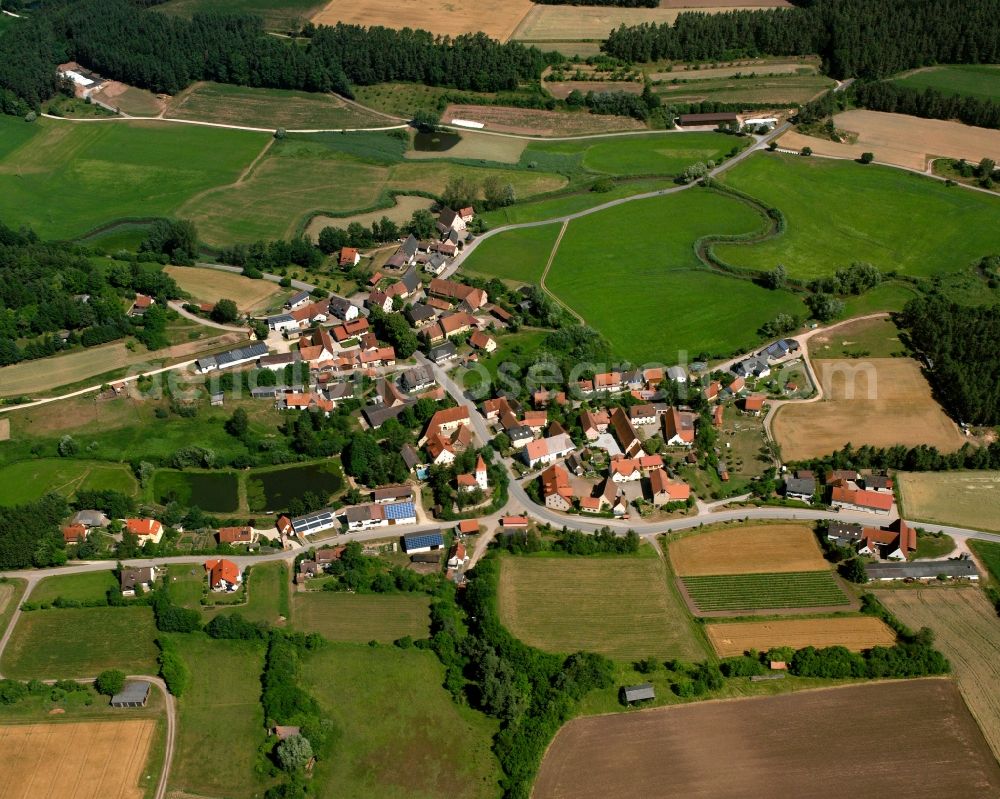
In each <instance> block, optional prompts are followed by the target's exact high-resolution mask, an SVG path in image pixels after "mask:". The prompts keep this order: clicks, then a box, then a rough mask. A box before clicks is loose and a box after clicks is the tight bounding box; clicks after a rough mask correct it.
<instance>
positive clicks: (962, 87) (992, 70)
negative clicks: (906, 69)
mask: <svg viewBox="0 0 1000 799" xmlns="http://www.w3.org/2000/svg"><path fill="white" fill-rule="evenodd" d="M894 81H895V82H896V83H898V84H899V85H900V86H906V87H907V88H908V89H918V90H923V89H935V90H937V91H939V92H941V93H942V94H946V95H950V94H961V95H964V96H966V97H975V98H977V99H979V100H992V101H993V102H995V103H996V102H1000V66H998V65H996V64H945V65H942V66H939V67H928V68H926V69H923V70H921V71H919V72H914V73H912V74H910V75H907V76H906V77H902V78H895V79H894Z"/></svg>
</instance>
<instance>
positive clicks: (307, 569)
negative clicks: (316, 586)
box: [295, 559, 323, 585]
mask: <svg viewBox="0 0 1000 799" xmlns="http://www.w3.org/2000/svg"><path fill="white" fill-rule="evenodd" d="M322 573H323V570H322V569H321V568H320V565H319V564H318V563H317V562H316V561H314V560H309V559H306V560H300V561H299V568H298V571H296V573H295V584H296V585H302V584H303V583H305V582H306V581H307V580H311V579H312V578H313V577H316V576H318V575H320V574H322Z"/></svg>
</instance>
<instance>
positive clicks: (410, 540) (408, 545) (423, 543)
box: [403, 533, 444, 552]
mask: <svg viewBox="0 0 1000 799" xmlns="http://www.w3.org/2000/svg"><path fill="white" fill-rule="evenodd" d="M442 546H444V538H442V537H441V533H413V534H411V535H407V536H403V549H405V550H406V551H407V552H410V551H412V550H414V549H423V548H424V547H442Z"/></svg>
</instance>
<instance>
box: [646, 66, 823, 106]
mask: <svg viewBox="0 0 1000 799" xmlns="http://www.w3.org/2000/svg"><path fill="white" fill-rule="evenodd" d="M697 74H698V73H697V72H690V73H681V74H680V75H678V77H681V76H683V77H684V78H685V79H686V80H689V79H690V77H693V76H695V75H697ZM833 86H834V81H833V80H831V79H830V78H827V77H825V76H823V75H815V74H807V75H777V76H773V77H756V78H747V77H743V78H715V79H711V80H690V82H681V83H666V82H665V83H661V84H660V85H659V86H657V87H655V89H654V91H655V92H656V93H657V94H658V95H659V96H660V97H661V98H662V99H663V101H664V102H665V103H670V102H675V103H694V102H704V101H706V100H714V101H716V102H720V103H773V104H775V105H786V104H791V103H806V102H808V101H809V100H811V99H812V98H813V97H815V96H816V95H817V94H820V93H822V92H824V91H826V90H827V89H831V88H833Z"/></svg>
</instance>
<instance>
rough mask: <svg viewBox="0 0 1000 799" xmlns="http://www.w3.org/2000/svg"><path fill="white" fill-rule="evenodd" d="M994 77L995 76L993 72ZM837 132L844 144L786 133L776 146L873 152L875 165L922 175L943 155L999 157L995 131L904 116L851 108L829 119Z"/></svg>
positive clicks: (999, 136) (999, 134)
mask: <svg viewBox="0 0 1000 799" xmlns="http://www.w3.org/2000/svg"><path fill="white" fill-rule="evenodd" d="M998 74H1000V73H998ZM834 123H835V124H836V126H837V128H839V129H840V130H845V131H848V132H849V133H851V134H853V135H852V137H851V142H850V143H846V142H845V143H841V142H834V141H831V140H830V139H829V138H822V137H816V136H805V135H803V134H802V133H799V132H798V131H789V132H788V133H786V134H784V135H783V136H782V137H781V139H780V140H779V142H778V143H779V144H780V145H781V146H782V147H785V148H787V149H790V150H801V149H802V148H803V147H807V146H808V147H811V148H812V151H813V152H814V153H816V154H817V155H832V156H838V157H840V158H860V157H861V154H862V153H865V152H870V153H874V155H875V160H876V161H877V162H878V163H883V164H894V165H896V166H902V167H906V168H907V169H915V170H918V171H921V172H922V171H924V170H925V169H926V168H927V164H928V162H929V160H930V159H931V158H934V157H936V156H946V157H948V158H964V159H966V160H967V161H971V162H973V163H979V160H980V159H981V158H984V157H987V156H988V157H990V158H993V159H994V160H996V159H997V158H1000V131H998V130H988V129H986V128H976V127H972V126H970V125H965V124H963V123H961V122H953V121H949V120H943V119H918V118H917V117H912V116H909V115H907V114H888V113H884V112H882V111H867V110H864V109H860V108H859V109H854V110H852V111H844V112H843V113H840V114H837V115H836V116H835V117H834Z"/></svg>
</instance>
